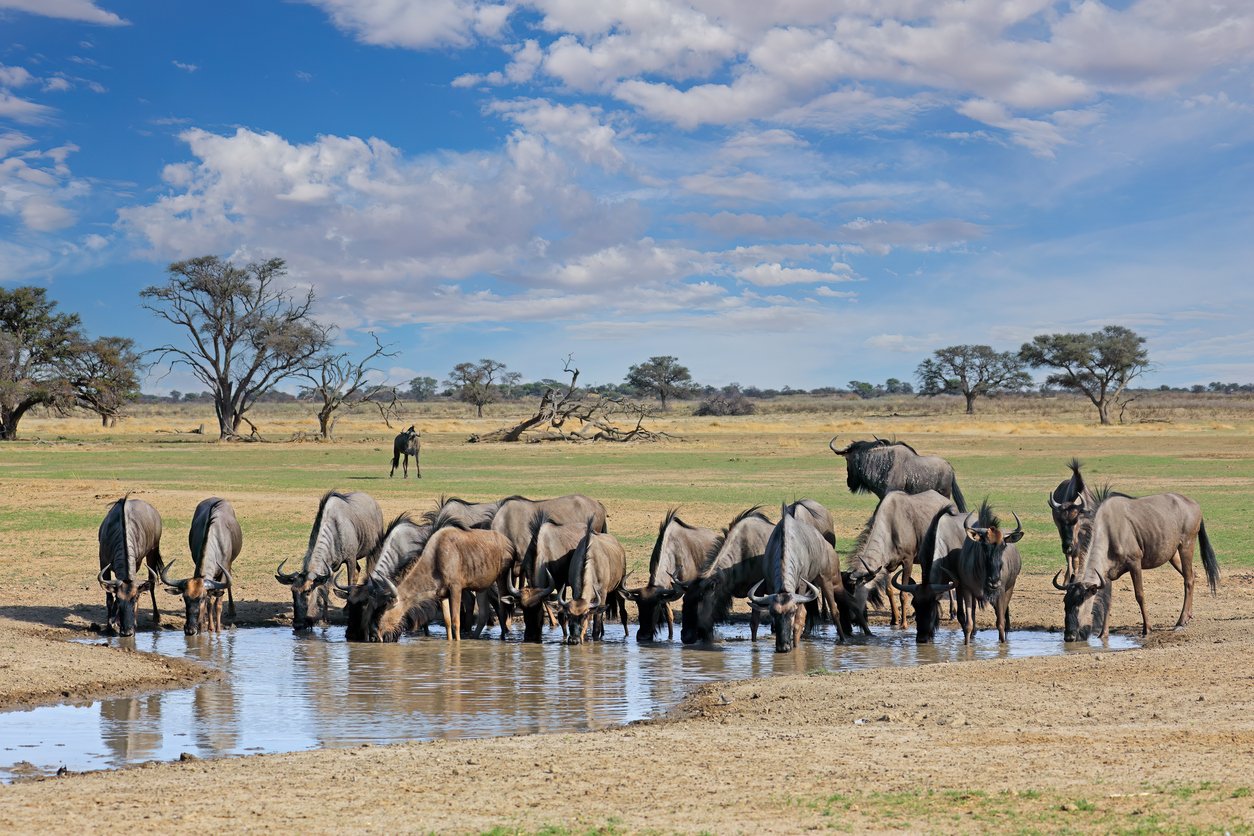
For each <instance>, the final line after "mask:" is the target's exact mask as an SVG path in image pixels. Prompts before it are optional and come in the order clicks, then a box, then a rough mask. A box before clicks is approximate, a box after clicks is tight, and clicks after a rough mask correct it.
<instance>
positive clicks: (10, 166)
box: [0, 133, 88, 232]
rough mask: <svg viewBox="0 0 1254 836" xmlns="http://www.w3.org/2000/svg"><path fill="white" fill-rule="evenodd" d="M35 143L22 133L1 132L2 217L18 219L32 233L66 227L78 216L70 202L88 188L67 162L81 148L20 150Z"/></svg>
mask: <svg viewBox="0 0 1254 836" xmlns="http://www.w3.org/2000/svg"><path fill="white" fill-rule="evenodd" d="M31 144H32V141H31V139H30V137H27V136H24V135H22V134H15V133H7V134H3V135H0V216H7V217H10V218H14V219H15V220H16V221H17V222H18V223H19V225H20V227H22V228H24V229H25V230H28V231H32V232H53V231H56V230H60V229H64V228H66V227H68V226H70V225H72V224H73V223H74V221H75V219H76V218H75V214H74V212H73V210H72V209H70V208H69V206H68V204H70V203H72V202H73V201H74V200H75V199H76V198H78V197H80V196H82V195H84V194H86V193H87V191H88V186H87V184H86V183H85V182H84V181H82V180H79V179H77V178H75V177H74V176H73V175H72V174H71V173H70V169H69V166H68V165H67V164H66V158H67V157H68V156H69V154H70V153H72V152H74V151H77V150H78V148H77V147H76V146H73V145H64V146H60V147H57V148H52V149H49V150H46V151H38V150H27V151H18V149H19V148H24V147H27V146H29V145H31Z"/></svg>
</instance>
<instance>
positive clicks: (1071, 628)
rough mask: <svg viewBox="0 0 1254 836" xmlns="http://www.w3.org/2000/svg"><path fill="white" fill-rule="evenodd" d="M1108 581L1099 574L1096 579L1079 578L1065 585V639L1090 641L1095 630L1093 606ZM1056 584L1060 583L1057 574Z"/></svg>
mask: <svg viewBox="0 0 1254 836" xmlns="http://www.w3.org/2000/svg"><path fill="white" fill-rule="evenodd" d="M1106 583H1107V581H1106V579H1105V578H1103V577H1102V576H1101V575H1098V576H1097V579H1096V580H1092V579H1089V580H1088V581H1083V580H1080V579H1077V580H1074V581H1072V582H1071V583H1069V584H1067V586H1066V587H1064V590H1065V593H1066V594H1064V595H1063V599H1062V606H1063V631H1062V637H1063V640H1064V641H1069V642H1082V641H1088V638H1089V633H1091V632H1092V631H1093V608H1094V605H1095V604H1096V603H1097V599H1098V594H1099V593H1100V592H1101V591H1102V588H1103V586H1104V585H1105V584H1106ZM1054 585H1055V586H1057V585H1058V582H1057V576H1055V578H1054Z"/></svg>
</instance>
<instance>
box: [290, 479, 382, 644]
mask: <svg viewBox="0 0 1254 836" xmlns="http://www.w3.org/2000/svg"><path fill="white" fill-rule="evenodd" d="M382 539H383V511H382V510H381V509H380V508H379V503H377V502H375V501H374V498H373V497H371V496H370V495H368V494H364V493H362V492H360V491H353V492H352V493H339V492H337V491H328V492H327V493H325V494H323V496H322V499H321V500H320V501H319V502H318V516H317V517H315V518H314V524H313V529H312V530H311V531H310V532H309V545H308V547H307V548H306V549H305V558H304V560H303V561H302V563H301V568H300V571H299V572H284V571H283V565H284V564H285V563H287V560H284V561H283V562H282V563H280V564H279V567H278V568H277V569H276V570H275V572H274V579H275V580H276V581H278V582H279V583H281V584H283V585H284V586H288V587H291V590H292V629H293V630H306V629H308V628H310V627H313V626H314V625H315V624H317V623H319V622H323V623H325V622H326V618H327V586H328V584H329V583H330V582H331V578H332V576H333V575H334V574H335V572H336V570H337V569H339V568H340V566H345V565H346V566H347V568H348V583H349V585H350V586H351V585H352V584H353V583H355V582H356V580H357V568H358V567H357V561H358V560H360V559H361V558H363V557H364V558H366V572H367V574H369V573H370V570H371V569H372V568H374V566H373V561H372V557H373V556H374V553H375V550H376V549H377V548H378V547H379V541H380V540H382ZM315 595H316V596H317V599H318V601H317V604H318V606H317V615H316V616H315V615H314V614H313V612H314V610H313V603H314V596H315Z"/></svg>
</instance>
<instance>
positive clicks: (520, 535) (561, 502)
mask: <svg viewBox="0 0 1254 836" xmlns="http://www.w3.org/2000/svg"><path fill="white" fill-rule="evenodd" d="M540 513H544V514H545V515H546V516H547V518H548V519H549V520H551V521H552V522H555V523H557V524H558V525H569V524H571V523H578V524H579V525H581V526H582V525H583V523H584V521H585V520H588V519H591V520H592V530H593V531H596V532H597V533H598V534H604V533H605V531H606V528H605V518H606V513H605V506H604V505H602V504H601V503H600V502H597V501H596V500H595V499H592V498H591V497H587V496H584V495H583V494H579V493H572V494H567V495H566V496H559V497H557V498H556V499H527V498H526V497H525V496H507V497H506V498H505V499H502V500H501V502H500V505H499V507H498V508H497V510H496V514H495V515H494V516H493V517H492V530H493V531H499V532H500V533H501V534H504V535H505V537H506V539H508V540H509V542H510V543H511V544H512V545H513V547H514V558H515V560H521V559H522V556H523V554H524V553H526V551H527V546H528V544H530V542H531V535H532V527H533V525H532V524H533V522H534V521H535V518H536V516H537V515H538V514H540ZM518 570H519V567H515V574H517V572H518Z"/></svg>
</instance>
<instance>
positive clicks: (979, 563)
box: [929, 500, 1023, 644]
mask: <svg viewBox="0 0 1254 836" xmlns="http://www.w3.org/2000/svg"><path fill="white" fill-rule="evenodd" d="M1014 518H1015V523H1016V527H1015V530H1014V531H1012V532H1010V533H1009V534H1006V533H1004V532H1003V531H1002V530H1001V520H999V519H997V516H996V515H995V514H994V513H993V509H992V507H990V506H989V504H988V501H987V500H985V501H984V502H983V503H981V504H980V512H979V514H978V515H977V514H976V513H975V512H972V513H970V514H968V515H967V516H966V518H965V519H964V520H963V525H964V526H965V528H966V531H967V539H966V542H964V543H963V544H962V550H961V551H960V552H959V553H958V559H957V562H956V563H955V564H954V569H955V570H956V571H955V572H952V573H949V574H951V575H952V579H953V581H954V593H955V594H956V595H957V596H958V623H959V624H961V625H962V643H963V644H970V643H971V639H973V638H974V637H975V608H976V606H977V605H979V606H980V607H983V606H984V605H985V604H991V605H992V607H993V611H994V612H995V613H996V615H997V641H999V642H1005V641H1006V631H1007V630H1009V629H1010V599H1011V598H1012V597H1013V596H1014V593H1015V581H1016V580H1017V579H1018V577H1019V568H1020V566H1021V565H1022V560H1021V558H1020V557H1019V547H1018V546H1016V545H1015V543H1017V542H1019V540H1021V539H1022V538H1023V524H1022V523H1020V522H1019V515H1018V514H1015V515H1014ZM929 580H930V579H929Z"/></svg>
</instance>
